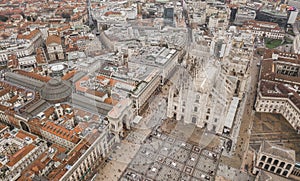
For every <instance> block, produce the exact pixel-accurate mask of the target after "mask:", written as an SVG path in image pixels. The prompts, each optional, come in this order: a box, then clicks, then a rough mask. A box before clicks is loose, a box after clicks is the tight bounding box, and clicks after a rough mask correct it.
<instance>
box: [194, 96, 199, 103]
mask: <svg viewBox="0 0 300 181" xmlns="http://www.w3.org/2000/svg"><path fill="white" fill-rule="evenodd" d="M199 99H200V96H199V95H197V96H196V101H195V102H196V103H199Z"/></svg>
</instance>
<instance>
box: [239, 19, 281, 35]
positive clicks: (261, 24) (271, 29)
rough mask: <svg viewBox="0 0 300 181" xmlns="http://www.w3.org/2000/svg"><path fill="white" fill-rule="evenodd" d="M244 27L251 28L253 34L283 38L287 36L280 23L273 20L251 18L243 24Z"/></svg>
mask: <svg viewBox="0 0 300 181" xmlns="http://www.w3.org/2000/svg"><path fill="white" fill-rule="evenodd" d="M243 28H245V29H248V30H251V31H252V32H253V34H255V35H257V36H259V37H267V38H271V39H283V38H284V36H285V33H284V31H283V30H282V29H281V28H280V27H279V25H278V24H277V23H272V22H265V21H255V20H249V21H246V22H245V23H244V24H243Z"/></svg>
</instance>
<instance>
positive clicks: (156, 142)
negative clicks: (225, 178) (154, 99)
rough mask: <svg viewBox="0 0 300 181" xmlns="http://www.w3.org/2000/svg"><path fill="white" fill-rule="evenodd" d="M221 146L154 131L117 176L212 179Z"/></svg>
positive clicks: (130, 178)
mask: <svg viewBox="0 0 300 181" xmlns="http://www.w3.org/2000/svg"><path fill="white" fill-rule="evenodd" d="M220 154H221V148H218V149H215V150H214V151H211V150H207V149H201V148H200V147H198V146H196V145H193V144H190V143H186V142H185V141H181V140H179V139H178V138H177V139H176V138H174V137H173V136H168V135H166V134H163V133H160V132H157V131H154V132H152V133H151V134H150V135H149V136H148V137H147V139H146V140H145V142H144V144H143V145H142V146H141V147H140V149H139V151H138V152H137V154H136V155H135V156H134V158H133V159H132V161H131V162H130V164H129V165H128V167H127V169H126V170H125V172H123V175H122V177H121V179H120V180H121V181H126V180H149V181H150V180H153V181H154V180H157V181H167V180H170V181H171V180H172V181H173V180H180V181H184V180H186V181H188V180H189V181H196V180H214V179H215V174H216V171H217V167H218V164H219V162H218V160H219V157H220Z"/></svg>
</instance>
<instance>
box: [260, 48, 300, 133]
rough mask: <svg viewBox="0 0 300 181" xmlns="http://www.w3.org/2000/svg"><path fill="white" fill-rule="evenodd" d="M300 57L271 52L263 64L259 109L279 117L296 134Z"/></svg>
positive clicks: (299, 121)
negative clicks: (286, 122) (281, 117)
mask: <svg viewBox="0 0 300 181" xmlns="http://www.w3.org/2000/svg"><path fill="white" fill-rule="evenodd" d="M299 58H300V57H299V55H298V54H290V53H283V52H278V51H275V50H269V51H267V52H266V54H265V55H264V59H263V60H262V61H261V69H260V81H259V86H258V90H257V98H256V103H255V109H256V111H258V112H267V113H279V114H281V115H283V117H284V118H285V119H286V120H287V121H288V122H289V123H290V124H291V125H292V127H293V128H294V129H295V130H299V126H300V104H299V101H300V98H299V95H298V88H299V84H300V78H299V66H300V61H299V60H300V59H299Z"/></svg>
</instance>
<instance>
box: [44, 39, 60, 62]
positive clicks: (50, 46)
mask: <svg viewBox="0 0 300 181" xmlns="http://www.w3.org/2000/svg"><path fill="white" fill-rule="evenodd" d="M46 46H47V52H48V56H49V60H50V61H54V60H63V59H64V51H63V48H62V41H61V38H60V37H59V36H57V35H50V36H48V37H47V39H46Z"/></svg>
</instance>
